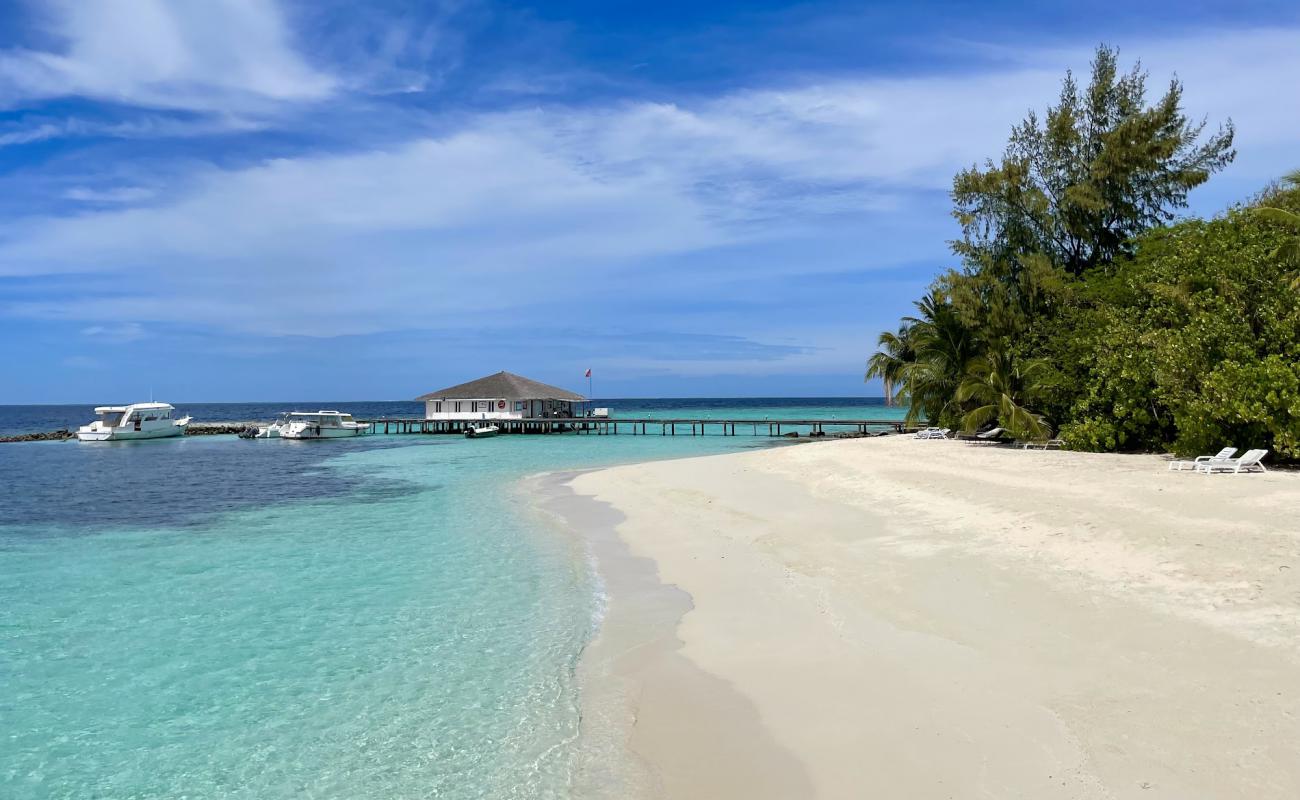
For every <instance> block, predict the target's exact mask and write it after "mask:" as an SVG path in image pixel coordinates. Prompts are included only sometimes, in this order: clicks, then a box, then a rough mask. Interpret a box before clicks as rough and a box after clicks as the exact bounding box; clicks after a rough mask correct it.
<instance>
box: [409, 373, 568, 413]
mask: <svg viewBox="0 0 1300 800" xmlns="http://www.w3.org/2000/svg"><path fill="white" fill-rule="evenodd" d="M416 400H419V401H422V402H423V403H424V418H425V419H433V420H479V419H554V418H570V417H575V416H581V415H582V414H581V411H582V409H581V408H580V407H579V405H578V404H580V403H582V402H583V401H584V400H586V398H585V397H583V396H582V395H580V394H576V393H574V392H570V391H569V390H567V389H561V388H559V387H558V386H550V385H548V384H545V383H541V382H539V381H535V380H532V379H530V378H525V377H523V376H522V375H515V374H514V373H512V372H504V371H503V372H498V373H496V374H495V375H488V376H487V377H484V378H479V379H478V380H474V381H470V382H469V383H462V384H459V385H457V386H449V387H447V388H446V389H439V390H438V391H436V392H429V393H428V394H423V395H420V396H419V397H417V398H416Z"/></svg>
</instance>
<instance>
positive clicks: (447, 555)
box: [0, 404, 885, 798]
mask: <svg viewBox="0 0 1300 800" xmlns="http://www.w3.org/2000/svg"><path fill="white" fill-rule="evenodd" d="M828 407H829V406H827V405H825V404H822V405H820V406H818V407H817V408H816V410H815V412H814V410H813V409H810V408H806V407H800V406H796V405H786V406H776V407H767V415H771V416H786V417H795V416H800V415H804V414H814V413H815V415H817V416H823V415H829V413H839V414H841V416H854V415H866V416H873V417H876V416H883V415H885V410H884V409H880V408H874V409H870V411H871V413H870V414H863V413H862V412H863V411H864V409H850V408H839V409H837V410H836V411H835V412H829V411H828V410H827V408H828ZM679 412H680V409H677V410H675V413H679ZM742 412H743V413H744V414H745V415H747V416H748V415H753V414H759V413H762V412H763V407H761V406H758V405H757V404H755V405H752V406H748V407H744V408H743V409H737V413H742ZM624 413H626V412H624ZM709 413H713V414H716V415H721V414H722V413H724V412H723V411H722V410H721V409H720V408H719V407H714V408H711V409H709ZM770 443H771V440H769V439H766V438H765V437H759V438H757V439H755V438H750V437H744V436H739V437H734V438H732V437H721V436H710V437H704V438H698V437H696V438H692V437H690V436H687V437H681V436H678V437H676V438H671V437H660V436H644V437H642V436H635V437H634V436H625V435H620V436H618V437H594V436H550V437H517V436H510V437H498V438H495V439H490V440H484V441H468V440H464V439H460V438H455V437H427V436H391V437H365V438H364V439H360V440H349V441H336V442H306V443H299V442H286V441H251V442H250V441H240V440H236V439H234V438H233V437H212V438H188V439H182V440H171V441H158V442H146V443H138V444H125V445H113V444H109V445H79V444H76V443H34V444H19V445H2V446H0V480H3V481H4V482H5V485H6V486H9V487H11V490H12V491H11V492H10V493H9V494H8V495H6V496H5V498H4V499H3V500H0V511H2V512H3V513H2V514H0V685H2V686H3V687H4V691H3V693H0V797H4V798H62V797H66V798H84V797H111V798H155V797H157V798H161V797H203V798H221V797H247V798H254V797H256V798H281V797H321V798H369V797H375V798H409V797H440V798H470V797H493V798H513V797H519V798H525V797H527V798H544V797H564V796H567V788H568V785H569V778H570V772H571V769H572V767H573V764H574V756H575V740H576V736H577V731H578V724H579V710H578V696H577V688H576V686H575V685H574V678H573V672H574V667H575V665H576V663H577V660H578V658H579V656H580V654H581V651H582V648H583V646H584V645H585V643H586V642H587V641H588V640H589V639H590V637H591V636H592V635H593V633H594V631H595V626H596V624H597V622H596V620H597V613H598V611H599V608H600V603H601V599H600V597H599V591H598V581H597V580H596V579H595V577H594V575H593V574H592V570H591V566H590V563H589V559H588V557H587V554H586V552H585V548H584V546H583V544H582V543H581V542H580V541H577V540H575V539H573V538H571V537H568V536H565V535H562V534H560V533H559V532H557V531H555V530H552V529H550V528H549V527H548V526H546V525H543V524H540V522H539V521H538V519H537V517H535V515H534V513H533V512H532V511H531V510H530V509H529V507H528V504H527V498H526V497H525V496H523V495H522V494H521V490H520V488H519V486H518V484H519V481H520V478H522V477H524V476H526V475H528V474H532V473H536V472H539V471H543V470H551V469H567V468H576V467H586V466H595V465H599V464H608V463H616V462H626V461H636V460H645V459H652V458H667V457H674V456H680V455H691V454H704V453H709V452H719V451H723V450H729V449H735V448H741V447H755V446H768V445H769V444H770Z"/></svg>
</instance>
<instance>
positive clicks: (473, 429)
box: [465, 425, 501, 439]
mask: <svg viewBox="0 0 1300 800" xmlns="http://www.w3.org/2000/svg"><path fill="white" fill-rule="evenodd" d="M500 432H501V429H500V428H499V427H497V426H496V425H476V426H470V427H468V428H466V429H465V438H466V439H486V438H487V437H489V436H496V435H497V434H498V433H500Z"/></svg>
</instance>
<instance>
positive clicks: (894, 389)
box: [864, 317, 916, 406]
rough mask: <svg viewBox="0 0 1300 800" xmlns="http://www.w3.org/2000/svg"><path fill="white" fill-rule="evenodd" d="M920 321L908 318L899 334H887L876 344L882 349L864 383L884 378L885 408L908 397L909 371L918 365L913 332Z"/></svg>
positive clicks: (869, 369)
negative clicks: (912, 366)
mask: <svg viewBox="0 0 1300 800" xmlns="http://www.w3.org/2000/svg"><path fill="white" fill-rule="evenodd" d="M915 322H916V320H914V319H912V318H910V317H909V318H907V319H905V320H903V322H901V323H900V324H899V326H898V332H897V333H890V332H889V331H885V332H884V333H882V334H880V338H879V339H877V340H876V346H877V347H878V348H879V349H878V350H877V351H876V352H875V353H874V354H873V355H872V356H871V358H870V359H868V361H867V374H866V376H865V377H864V380H871V379H872V378H880V379H881V380H882V381H884V383H885V405H890V406H892V405H894V404H895V403H897V402H898V401H900V400H902V399H903V398H904V397H906V396H907V371H908V369H909V367H910V366H911V365H912V364H913V363H914V362H915V361H916V349H915V348H914V347H913V346H912V329H913V326H914V324H915Z"/></svg>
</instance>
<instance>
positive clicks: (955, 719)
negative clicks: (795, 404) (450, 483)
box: [562, 437, 1300, 800]
mask: <svg viewBox="0 0 1300 800" xmlns="http://www.w3.org/2000/svg"><path fill="white" fill-rule="evenodd" d="M571 485H572V488H573V490H574V491H575V492H576V493H577V494H578V495H579V496H580V497H578V498H574V499H571V500H570V501H569V505H567V506H566V507H565V508H566V510H565V511H563V512H562V515H563V516H565V517H566V518H567V519H568V520H569V522H570V523H571V524H574V525H576V526H578V527H581V528H583V529H585V531H586V532H587V534H588V535H589V536H592V537H593V539H592V540H593V542H594V543H595V549H596V553H597V556H598V558H599V560H600V570H601V573H602V575H603V576H604V579H605V581H606V583H607V585H608V588H609V595H610V606H609V610H608V616H607V618H606V620H605V624H604V626H603V628H602V631H601V634H600V636H599V637H598V639H597V641H596V642H595V643H594V644H593V646H592V647H591V648H589V651H588V653H587V654H586V656H585V657H584V662H583V665H582V671H583V672H584V674H585V678H586V685H587V687H588V689H587V690H585V696H584V725H588V726H595V727H600V728H602V729H603V730H604V732H605V733H607V734H608V733H610V732H613V733H614V734H615V736H614V739H613V741H614V742H615V744H614V745H613V746H612V747H613V749H615V750H621V749H623V748H626V752H625V753H615V752H612V751H611V752H603V753H598V754H595V755H594V756H593V757H591V758H589V759H588V765H587V768H586V777H585V786H584V787H582V788H584V789H585V790H586V791H587V792H588V793H591V794H602V793H603V794H607V795H609V796H631V795H633V794H640V795H643V796H662V797H670V798H733V797H734V798H760V797H772V798H796V797H825V798H850V797H851V798H862V797H880V798H904V797H906V798H976V797H991V798H1011V797H1025V798H1057V797H1061V798H1065V797H1069V798H1130V797H1131V798H1179V799H1180V800H1185V799H1186V798H1245V797H1249V798H1295V797H1300V519H1298V516H1297V511H1298V509H1300V474H1295V473H1283V472H1271V473H1269V474H1267V475H1249V476H1245V475H1243V476H1213V477H1207V476H1205V475H1196V474H1192V473H1181V474H1180V473H1175V472H1168V471H1166V469H1165V463H1164V461H1163V459H1161V458H1158V457H1148V456H1115V455H1091V454H1081V453H1065V452H1025V451H1018V450H1017V451H1012V450H1006V449H998V448H989V447H980V446H974V445H967V444H962V443H956V442H938V441H917V440H913V439H911V438H904V437H888V438H881V439H865V440H849V441H837V442H824V443H818V444H815V445H803V446H797V447H782V448H776V449H770V450H762V451H755V452H749V453H741V454H729V455H723V456H712V457H705V458H698V459H688V460H682V461H669V462H659V463H651V464H642V465H634V466H626V467H618V468H614V469H607V470H602V471H597V472H592V473H586V474H582V475H579V476H577V477H576V478H574V479H573V480H572V482H571ZM584 498H587V499H584ZM590 498H594V500H596V501H599V503H600V504H607V505H598V504H597V503H593V502H592V500H591V499H590ZM611 528H612V529H614V530H616V532H617V538H615V537H614V536H613V535H612V534H610V533H609V530H610V529H611ZM602 531H604V533H602ZM602 537H604V538H602ZM607 747H609V746H608V745H607ZM623 755H630V757H631V758H632V763H634V764H637V765H638V767H637V769H636V772H637V773H638V774H637V775H636V776H634V779H627V776H621V777H618V779H617V780H616V779H615V776H612V775H608V774H603V773H602V770H604V769H610V767H608V765H609V764H612V763H616V762H617V761H618V760H619V758H620V757H621V756H623ZM602 765H604V766H602ZM620 781H621V783H620ZM613 787H618V788H613Z"/></svg>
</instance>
